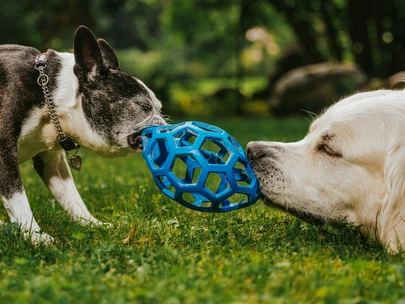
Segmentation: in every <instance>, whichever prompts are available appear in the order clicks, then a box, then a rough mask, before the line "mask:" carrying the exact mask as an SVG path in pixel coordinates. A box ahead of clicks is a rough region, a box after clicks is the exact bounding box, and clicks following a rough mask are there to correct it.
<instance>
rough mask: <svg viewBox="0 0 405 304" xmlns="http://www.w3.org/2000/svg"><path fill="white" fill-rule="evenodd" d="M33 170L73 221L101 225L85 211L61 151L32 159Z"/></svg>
mask: <svg viewBox="0 0 405 304" xmlns="http://www.w3.org/2000/svg"><path fill="white" fill-rule="evenodd" d="M33 160H34V168H35V170H36V171H37V172H38V174H39V176H41V178H42V180H43V181H44V183H45V185H46V186H47V187H48V188H49V190H50V191H51V193H52V194H53V196H54V197H55V199H56V200H57V201H58V203H59V204H60V205H61V206H62V208H63V209H65V210H66V211H67V212H68V213H69V214H70V215H71V216H72V217H73V219H74V220H75V221H76V222H78V223H80V224H82V225H86V224H96V225H102V224H103V223H102V222H100V221H98V220H97V219H95V218H94V217H93V216H92V215H91V214H90V212H89V210H88V209H87V207H86V205H85V204H84V202H83V200H82V198H81V197H80V194H79V192H78V191H77V189H76V186H75V183H74V181H73V177H72V174H71V172H70V168H69V166H68V164H67V161H66V155H65V153H64V152H63V151H47V152H41V153H39V154H38V155H36V156H35V157H34V158H33Z"/></svg>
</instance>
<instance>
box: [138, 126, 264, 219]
mask: <svg viewBox="0 0 405 304" xmlns="http://www.w3.org/2000/svg"><path fill="white" fill-rule="evenodd" d="M142 145H143V151H142V155H143V157H144V159H145V160H146V163H147V165H148V167H149V169H150V171H151V172H152V175H153V179H154V181H155V183H156V185H157V186H158V187H159V188H160V190H162V192H163V193H164V194H166V195H167V196H168V197H170V198H171V199H173V200H175V201H177V202H178V203H180V204H182V205H184V206H186V207H188V208H190V209H193V210H197V211H203V212H227V211H231V210H236V209H240V208H244V207H248V206H250V205H252V204H254V203H255V202H256V201H257V200H258V199H259V198H260V197H261V192H260V190H259V183H258V180H257V178H256V177H255V175H254V173H253V170H252V168H251V166H250V164H249V162H248V159H247V157H246V154H245V152H244V150H243V148H242V147H241V146H240V144H239V143H238V142H237V141H236V140H235V139H234V138H233V137H232V136H231V135H229V134H228V133H227V132H225V131H224V130H222V129H220V128H218V127H215V126H212V125H209V124H206V123H201V122H193V121H191V122H184V123H179V124H175V125H167V126H154V127H149V128H147V129H145V130H144V131H143V132H142Z"/></svg>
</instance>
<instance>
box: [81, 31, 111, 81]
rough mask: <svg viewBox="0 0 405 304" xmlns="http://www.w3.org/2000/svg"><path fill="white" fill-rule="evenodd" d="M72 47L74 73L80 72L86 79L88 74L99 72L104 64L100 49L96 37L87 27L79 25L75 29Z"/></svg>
mask: <svg viewBox="0 0 405 304" xmlns="http://www.w3.org/2000/svg"><path fill="white" fill-rule="evenodd" d="M73 47H74V53H75V63H76V67H75V73H76V74H81V75H83V76H85V77H86V78H87V79H88V75H89V74H94V73H96V74H97V73H99V72H100V68H103V66H104V65H103V57H102V55H101V50H100V47H99V45H98V43H97V40H96V37H94V35H93V33H92V32H91V31H90V30H89V29H88V28H87V27H85V26H83V25H81V26H80V27H79V28H78V29H77V30H76V33H75V38H74V45H73ZM77 76H79V75H77ZM93 76H95V75H93Z"/></svg>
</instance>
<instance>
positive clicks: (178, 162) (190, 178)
mask: <svg viewBox="0 0 405 304" xmlns="http://www.w3.org/2000/svg"><path fill="white" fill-rule="evenodd" d="M171 169H172V172H173V174H174V175H175V176H176V177H177V178H178V179H179V181H180V182H181V183H185V184H196V183H197V181H198V178H199V176H200V173H201V170H202V168H201V166H200V165H199V164H198V162H197V161H196V160H195V159H194V157H193V156H192V155H179V156H177V157H175V158H174V161H173V164H172V168H171Z"/></svg>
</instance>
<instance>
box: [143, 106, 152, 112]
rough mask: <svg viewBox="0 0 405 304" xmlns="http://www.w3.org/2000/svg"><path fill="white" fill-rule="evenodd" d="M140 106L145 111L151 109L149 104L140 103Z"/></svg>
mask: <svg viewBox="0 0 405 304" xmlns="http://www.w3.org/2000/svg"><path fill="white" fill-rule="evenodd" d="M141 107H142V110H144V111H145V112H150V111H152V106H151V105H148V104H143V105H141Z"/></svg>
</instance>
